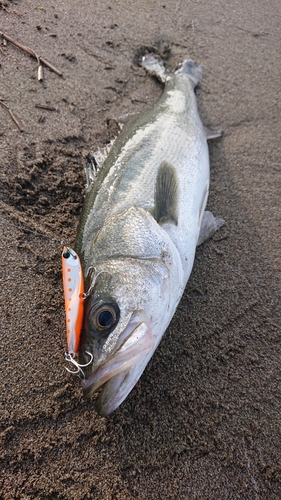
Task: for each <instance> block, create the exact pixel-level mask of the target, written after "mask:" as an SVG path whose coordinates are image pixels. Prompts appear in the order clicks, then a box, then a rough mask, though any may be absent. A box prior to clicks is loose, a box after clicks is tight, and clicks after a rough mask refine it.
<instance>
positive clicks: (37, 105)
mask: <svg viewBox="0 0 281 500" xmlns="http://www.w3.org/2000/svg"><path fill="white" fill-rule="evenodd" d="M35 108H39V109H47V110H48V111H58V108H54V106H47V104H46V105H43V104H35Z"/></svg>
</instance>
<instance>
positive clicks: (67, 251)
mask: <svg viewBox="0 0 281 500" xmlns="http://www.w3.org/2000/svg"><path fill="white" fill-rule="evenodd" d="M70 255H71V253H70V251H69V250H66V251H65V252H63V254H62V256H63V257H64V258H65V259H69V257H70Z"/></svg>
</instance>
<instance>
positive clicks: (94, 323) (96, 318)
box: [89, 302, 120, 333]
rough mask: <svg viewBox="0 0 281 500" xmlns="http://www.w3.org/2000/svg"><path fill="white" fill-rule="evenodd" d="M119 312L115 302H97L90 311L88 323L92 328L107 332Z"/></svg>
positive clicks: (116, 319) (117, 318) (115, 321)
mask: <svg viewBox="0 0 281 500" xmlns="http://www.w3.org/2000/svg"><path fill="white" fill-rule="evenodd" d="M119 316H120V312H119V307H118V306H117V304H116V303H114V304H110V303H105V302H99V303H97V304H95V305H94V306H93V307H92V309H91V311H90V317H89V320H90V325H91V327H92V329H93V330H95V331H98V332H106V333H109V331H110V330H112V328H113V327H114V326H115V325H116V323H117V322H118V320H119Z"/></svg>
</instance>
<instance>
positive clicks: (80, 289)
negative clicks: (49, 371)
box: [62, 247, 84, 357]
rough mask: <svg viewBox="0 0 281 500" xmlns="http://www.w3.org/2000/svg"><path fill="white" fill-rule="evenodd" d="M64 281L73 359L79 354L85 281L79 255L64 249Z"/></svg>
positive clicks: (70, 347)
mask: <svg viewBox="0 0 281 500" xmlns="http://www.w3.org/2000/svg"><path fill="white" fill-rule="evenodd" d="M62 279H63V290H64V303H65V316H66V339H67V349H68V352H67V354H69V355H70V356H71V357H74V356H75V354H76V353H77V352H78V348H79V342H80V335H81V329H82V323H83V313H84V299H83V297H82V294H83V293H84V279H83V273H82V267H81V262H80V259H79V257H78V255H77V253H76V252H75V251H74V250H72V249H70V248H68V247H63V251H62Z"/></svg>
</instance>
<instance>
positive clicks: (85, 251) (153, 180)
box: [75, 57, 222, 415]
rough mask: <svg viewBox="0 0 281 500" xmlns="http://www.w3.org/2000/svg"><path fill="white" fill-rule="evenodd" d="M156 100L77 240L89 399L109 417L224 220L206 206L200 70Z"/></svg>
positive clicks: (180, 75) (87, 209)
mask: <svg viewBox="0 0 281 500" xmlns="http://www.w3.org/2000/svg"><path fill="white" fill-rule="evenodd" d="M143 65H144V66H145V67H146V69H147V70H148V71H150V72H154V73H156V74H157V75H158V77H159V78H161V79H162V81H164V82H165V88H164V92H163V94H162V96H161V98H160V99H159V101H158V102H157V103H156V104H155V105H154V106H152V107H151V108H150V109H149V110H147V111H145V112H144V113H142V114H141V115H140V116H139V117H138V118H137V119H136V120H135V121H134V122H133V123H132V124H131V125H130V126H129V127H127V128H126V129H124V130H123V131H122V132H121V134H120V136H119V137H118V138H117V139H116V141H115V143H114V144H113V147H112V149H111V151H110V152H109V155H108V157H107V158H106V159H105V161H104V164H103V166H102V168H101V169H100V170H99V172H98V174H97V176H96V178H95V179H94V181H93V183H92V185H91V187H90V189H89V191H88V193H87V195H86V199H85V203H84V207H83V211H82V214H81V219H80V224H79V227H78V232H77V238H76V245H75V248H76V251H77V252H78V254H79V255H80V258H81V261H82V265H83V273H84V276H85V285H86V286H85V289H86V290H87V298H86V300H85V316H84V326H83V331H82V337H81V338H82V340H81V344H80V349H79V362H80V363H81V364H87V354H85V353H86V352H90V353H91V354H92V355H93V361H92V362H91V363H90V364H89V365H88V366H87V368H86V369H85V378H84V379H83V380H82V387H83V389H84V393H85V395H86V396H91V395H92V394H93V393H95V391H96V390H97V389H99V388H102V390H101V394H100V395H99V398H98V400H97V403H96V408H97V411H98V412H99V413H100V414H102V415H108V414H109V413H111V412H112V411H113V410H115V409H116V408H117V407H118V406H119V405H120V404H121V403H122V401H123V400H124V399H125V398H126V397H127V395H128V394H129V392H130V391H131V389H132V388H133V387H134V385H135V384H136V382H137V381H138V379H139V377H140V376H141V374H142V372H143V370H144V369H145V367H146V365H147V363H148V361H149V360H150V358H151V356H152V354H153V353H154V351H155V349H156V347H157V345H158V344H159V342H160V340H161V338H162V336H163V334H164V332H165V330H166V328H167V327H168V325H169V323H170V321H171V319H172V317H173V315H174V312H175V310H176V307H177V305H178V302H179V300H180V298H181V296H182V294H183V291H184V288H185V286H186V283H187V280H188V278H189V276H190V273H191V270H192V266H193V262H194V255H195V250H196V246H197V244H199V243H200V242H202V241H203V240H204V239H206V238H207V237H209V236H210V235H211V234H213V232H214V231H215V230H216V229H217V228H218V227H219V226H220V225H221V223H222V221H221V220H219V219H215V218H214V217H213V216H212V214H210V213H209V212H204V211H205V206H206V202H207V198H208V192H209V153H208V146H207V137H206V132H205V129H204V127H203V125H202V123H201V120H200V117H199V114H198V111H197V105H196V98H195V94H194V86H195V85H196V84H197V83H198V81H199V79H200V77H201V71H202V70H201V68H200V67H199V66H197V65H196V64H195V63H194V62H193V61H185V63H184V64H183V65H182V67H181V68H180V69H179V70H178V71H177V72H176V73H174V74H172V73H167V72H166V71H165V70H164V67H163V66H162V65H161V63H159V62H158V61H156V60H155V59H154V58H152V57H147V58H145V60H144V62H143Z"/></svg>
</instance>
